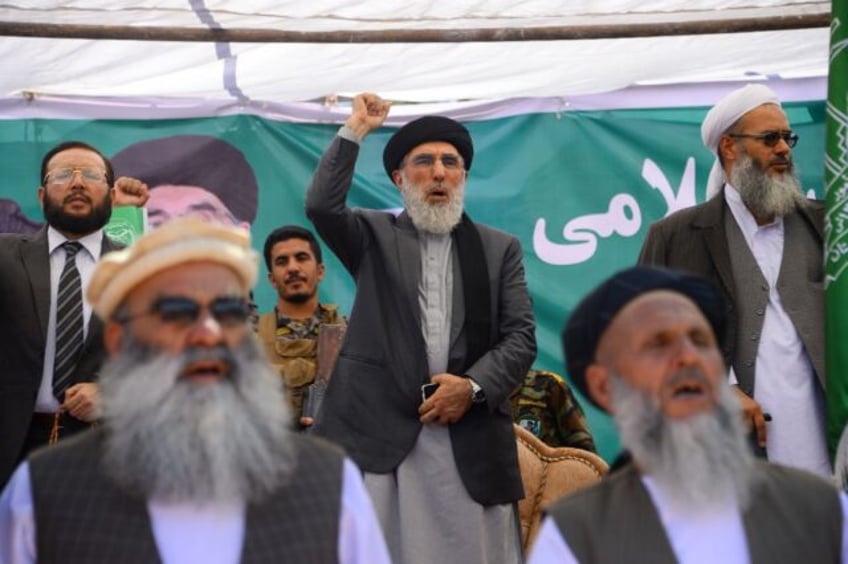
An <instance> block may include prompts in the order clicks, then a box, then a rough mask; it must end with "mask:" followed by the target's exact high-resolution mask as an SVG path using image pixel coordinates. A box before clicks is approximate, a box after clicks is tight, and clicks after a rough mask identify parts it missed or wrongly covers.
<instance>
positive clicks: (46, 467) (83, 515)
mask: <svg viewBox="0 0 848 564" xmlns="http://www.w3.org/2000/svg"><path fill="white" fill-rule="evenodd" d="M291 440H292V442H293V447H294V450H295V452H294V456H295V460H296V461H297V463H296V466H295V470H294V473H293V477H292V481H291V483H290V484H287V485H284V486H283V487H281V488H280V489H278V490H277V491H276V492H275V493H273V494H272V495H271V496H270V497H269V498H267V499H265V500H264V501H262V502H261V503H255V504H249V505H248V507H247V512H246V523H245V538H244V545H243V547H242V555H241V562H244V563H256V562H269V563H270V562H274V563H278V562H297V563H300V562H310V563H321V562H328V563H329V562H333V563H335V562H338V536H339V516H340V511H341V485H342V460H343V458H342V455H341V454H340V452H339V451H338V449H336V448H335V447H333V446H330V445H329V443H326V442H324V441H320V440H316V439H314V438H312V437H303V436H299V435H294V434H292V436H291ZM102 444H103V431H102V428H101V429H97V430H92V431H88V432H86V433H83V434H81V435H79V436H77V437H74V438H72V439H68V440H66V441H63V442H62V443H60V444H58V445H56V446H55V447H51V448H49V449H45V450H42V451H39V452H38V453H37V454H35V455H34V456H33V457H32V458H31V459H30V461H29V464H30V477H31V484H32V494H33V503H34V508H35V524H36V546H37V550H38V561H39V562H40V563H52V562H62V563H70V564H74V563H77V562H79V563H85V564H90V563H98V562H102V563H104V564H105V563H116V562H121V563H122V564H129V563H135V562H138V563H150V562H159V561H160V558H159V554H158V552H157V549H156V543H155V540H154V538H153V531H152V528H151V524H150V519H149V515H148V512H147V505H146V502H145V500H144V499H140V498H136V497H130V496H128V495H127V494H126V493H124V492H123V491H122V490H120V489H119V488H118V487H117V486H115V485H114V484H113V482H112V481H111V480H110V479H109V478H108V477H106V475H105V474H104V473H103V471H102V469H101V468H100V464H99V463H100V460H102V455H101V451H102Z"/></svg>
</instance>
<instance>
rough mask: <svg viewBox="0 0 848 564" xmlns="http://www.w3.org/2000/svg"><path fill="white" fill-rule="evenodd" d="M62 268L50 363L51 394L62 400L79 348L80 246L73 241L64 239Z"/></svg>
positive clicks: (81, 325)
mask: <svg viewBox="0 0 848 564" xmlns="http://www.w3.org/2000/svg"><path fill="white" fill-rule="evenodd" d="M62 248H64V249H65V267H64V268H63V269H62V276H61V277H60V278H59V292H58V296H57V299H56V360H55V363H54V364H53V395H54V396H56V399H57V400H59V403H62V401H63V397H64V395H65V389H66V388H67V387H68V386H69V385H70V384H71V383H72V382H71V375H72V374H73V372H74V369H75V368H76V366H77V359H78V358H79V353H80V351H81V350H82V340H83V339H82V337H83V318H82V284H81V283H80V274H79V270H77V261H76V255H77V252H79V250H80V249H81V248H82V245H81V244H80V243H77V242H76V241H66V242H65V243H63V244H62Z"/></svg>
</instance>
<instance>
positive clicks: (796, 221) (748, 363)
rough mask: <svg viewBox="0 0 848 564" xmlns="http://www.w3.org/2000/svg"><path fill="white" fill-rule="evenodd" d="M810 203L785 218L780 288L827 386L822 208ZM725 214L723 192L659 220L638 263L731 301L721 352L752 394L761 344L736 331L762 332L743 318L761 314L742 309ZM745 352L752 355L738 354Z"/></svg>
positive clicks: (819, 203) (652, 228) (755, 322)
mask: <svg viewBox="0 0 848 564" xmlns="http://www.w3.org/2000/svg"><path fill="white" fill-rule="evenodd" d="M809 204H810V205H809V207H807V208H805V209H802V210H798V211H795V212H793V213H792V214H790V215H789V216H787V217H785V218H784V226H785V229H786V230H785V239H784V251H783V261H782V263H781V267H780V274H779V276H778V284H777V286H778V292H779V293H780V298H781V301H782V302H783V306H784V309H785V310H786V312H787V313H788V314H789V317H790V318H791V319H792V322H793V324H794V325H795V329H796V330H797V331H798V334H799V335H800V336H801V339H802V341H803V342H804V346H805V347H806V349H807V354H809V356H810V361H811V362H812V365H813V368H814V369H815V371H816V374H817V375H818V377H819V380H820V381H821V383H822V386H824V376H825V372H824V296H823V293H824V289H823V281H824V270H823V263H822V262H823V261H822V241H823V239H822V224H823V221H824V206H823V204H822V203H821V202H818V201H812V200H810V201H809ZM727 214H731V212H730V208H728V207H727V203H726V202H725V199H724V192H723V191H722V192H720V193H719V194H717V195H716V196H715V197H713V198H712V199H711V200H709V201H707V202H705V203H703V204H700V205H697V206H693V207H691V208H687V209H684V210H680V211H678V212H676V213H674V214H672V215H670V216H669V217H667V218H665V219H662V220H660V221H657V222H656V223H654V224H653V225H651V228H650V229H649V230H648V236H647V237H646V238H645V242H644V244H643V246H642V252H641V253H640V255H639V263H640V264H653V265H658V266H666V267H669V268H677V269H682V270H688V271H690V272H694V273H697V274H700V275H702V276H705V277H706V278H709V279H710V280H712V281H713V283H715V284H716V287H717V288H719V289H720V290H721V292H722V294H723V295H724V298H725V300H726V302H727V314H728V319H727V332H726V340H725V345H724V350H723V351H722V352H723V354H724V360H725V363H726V365H727V366H733V370H734V372H735V373H736V376H737V379H738V380H739V385H740V387H741V388H742V390H743V391H744V392H745V393H747V394H748V395H753V390H754V377H753V374H754V368H755V364H754V362H753V359H754V358H755V357H756V347H757V345H758V343H759V341H758V340H751V339H739V338H738V337H739V335H738V334H737V332H738V330H739V327H740V326H741V325H742V324H744V325H745V326H746V327H757V326H759V327H761V326H762V318H761V317H760V319H759V320H750V319H741V318H740V315H741V313H740V312H744V311H747V312H748V315H760V314H759V312H758V311H753V308H750V307H748V308H746V307H744V304H741V303H740V302H739V300H740V299H741V298H740V296H737V291H736V281H735V280H734V276H733V268H732V265H731V258H730V249H729V246H728V242H727V234H726V232H725V227H724V225H725V223H724V222H725V216H726V215H727ZM731 217H732V216H731ZM790 224H791V226H792V228H791V229H790V227H789V226H790ZM757 321H759V324H757ZM740 341H743V346H739V345H738V343H739V342H740ZM742 348H745V349H749V350H740V349H742Z"/></svg>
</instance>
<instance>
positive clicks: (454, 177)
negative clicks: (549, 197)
mask: <svg viewBox="0 0 848 564" xmlns="http://www.w3.org/2000/svg"><path fill="white" fill-rule="evenodd" d="M388 110H389V104H388V103H387V102H385V101H383V100H382V99H380V97H378V96H376V95H374V94H360V95H358V96H356V97H355V99H354V102H353V112H352V114H351V116H350V118H348V120H347V121H346V123H345V126H344V127H342V128H341V129H340V130H339V133H338V135H337V136H336V138H335V139H334V140H333V142H332V144H331V145H330V147H329V148H328V149H327V150H326V152H325V153H324V156H323V157H322V159H321V162H320V163H319V165H318V169H317V170H316V172H315V176H314V178H313V180H312V184H311V185H310V187H309V191H308V193H307V196H306V213H307V216H308V217H309V218H310V219H311V220H312V222H313V224H314V225H315V228H316V229H317V231H318V232H319V234H320V235H321V237H322V238H323V239H324V241H325V242H326V243H327V245H328V246H329V247H330V248H331V249H332V250H333V252H334V253H335V254H336V255H337V256H338V257H339V259H340V260H341V261H342V263H343V264H344V266H345V267H346V268H347V269H348V271H349V272H350V273H351V274H352V275H353V277H354V278H355V279H356V283H357V293H356V299H355V303H354V305H353V310H352V313H351V316H350V321H349V324H348V330H347V333H346V336H345V340H344V343H343V344H342V348H341V352H340V353H339V357H338V360H337V361H336V364H335V367H334V370H333V375H332V378H331V379H330V384H329V386H328V389H327V393H326V396H325V399H324V404H323V406H322V409H321V411H320V412H319V415H318V418H317V420H316V425H315V430H316V432H317V433H318V434H320V435H323V436H326V437H328V438H330V439H332V440H334V441H336V442H338V443H339V444H341V445H342V446H343V447H344V448H345V449H346V450H347V452H348V454H350V455H351V457H352V458H353V459H354V461H355V462H356V463H357V464H358V465H359V466H360V468H362V470H363V471H364V472H365V483H366V486H367V487H368V489H369V492H370V493H371V496H372V498H373V500H374V502H375V506H376V508H377V513H378V515H379V517H380V521H381V524H382V525H383V529H384V532H385V533H386V537H387V541H388V544H389V549H390V551H391V553H392V558H393V560H394V561H395V562H399V563H405V564H410V563H414V562H463V563H464V564H483V563H485V562H495V563H498V564H506V563H511V562H518V561H519V560H520V558H521V556H520V546H521V544H520V542H519V536H518V530H517V527H516V521H515V518H514V514H513V506H512V504H513V502H515V501H517V500H519V499H520V498H521V497H522V495H523V489H522V485H521V477H520V475H519V470H518V458H517V452H516V444H515V434H514V431H513V426H512V417H511V411H510V405H509V395H510V393H511V392H512V390H513V389H514V388H515V387H516V386H517V385H518V384H519V383H520V382H521V380H522V378H523V377H524V375H525V374H526V373H527V370H528V369H529V368H530V365H531V363H532V362H533V359H534V357H535V354H536V341H535V336H534V329H535V324H534V320H533V311H532V307H531V303H530V296H529V294H528V292H527V285H526V283H525V279H524V268H523V265H522V259H521V247H520V245H519V243H518V241H517V240H516V239H515V237H512V236H510V235H508V234H506V233H503V232H501V231H497V230H495V229H492V228H490V227H487V226H485V225H482V224H479V223H476V222H473V221H471V219H470V218H469V217H468V215H467V214H465V213H464V211H463V208H464V190H465V181H466V178H467V174H468V170H469V169H470V167H471V161H472V158H473V156H474V148H473V145H472V141H471V136H470V134H469V133H468V130H467V129H465V127H463V126H462V125H461V124H459V123H457V122H456V121H454V120H452V119H449V118H446V117H441V116H426V117H422V118H419V119H417V120H413V121H411V122H409V123H407V124H406V125H404V126H403V127H402V128H400V129H399V130H398V131H397V132H396V133H395V134H394V135H393V136H392V138H391V139H390V140H389V142H388V144H387V145H386V147H385V150H384V152H383V165H384V168H385V170H386V173H387V174H388V176H389V177H390V178H391V180H392V182H393V183H394V185H395V186H396V187H397V188H398V189H399V190H400V192H401V195H402V196H403V201H404V208H405V211H404V212H403V213H401V214H400V215H399V216H397V217H395V216H394V215H393V214H391V213H387V212H382V211H375V210H362V209H351V208H349V207H348V206H347V205H346V199H347V193H348V191H349V189H350V187H351V183H352V180H353V170H354V165H355V163H356V158H357V155H358V152H359V143H360V142H361V141H362V139H363V138H364V137H365V136H366V135H368V134H369V133H370V132H372V131H374V130H375V129H377V128H378V127H380V125H381V124H382V123H383V121H384V120H385V118H386V116H387V114H388Z"/></svg>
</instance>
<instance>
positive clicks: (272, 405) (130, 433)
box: [100, 335, 294, 503]
mask: <svg viewBox="0 0 848 564" xmlns="http://www.w3.org/2000/svg"><path fill="white" fill-rule="evenodd" d="M200 358H204V359H210V360H211V359H222V360H224V361H226V362H228V363H229V364H230V366H231V367H232V370H231V372H230V374H229V376H228V377H226V378H225V379H224V380H223V381H221V382H219V383H213V384H195V383H192V382H190V381H185V380H180V379H179V375H180V374H181V372H182V370H183V368H184V367H185V366H186V365H187V364H188V363H191V362H193V361H195V360H197V359H200ZM100 385H101V394H102V405H103V419H104V425H105V430H106V443H105V455H104V461H103V462H104V468H105V470H106V472H107V474H108V475H109V476H110V477H111V478H113V479H114V480H115V481H116V482H117V483H118V484H119V485H121V486H122V487H124V488H126V489H127V490H129V491H130V492H131V493H135V494H140V495H142V496H144V497H146V498H153V499H157V500H161V501H166V502H195V503H214V502H233V501H255V500H258V499H262V498H263V497H264V496H265V495H267V494H268V493H269V492H271V491H273V490H274V489H276V488H277V487H279V486H280V485H282V484H284V483H285V482H286V481H287V480H288V478H289V476H290V474H291V472H292V469H293V466H294V457H293V455H292V453H291V441H290V438H289V431H288V426H289V424H290V416H289V411H288V408H287V405H286V402H285V399H284V395H283V390H282V383H281V380H280V377H279V375H278V374H276V373H275V372H274V371H273V370H271V368H270V367H269V366H268V363H267V361H266V359H265V356H264V354H263V352H262V350H261V349H260V347H259V345H258V343H257V342H256V340H255V338H254V337H253V336H252V335H249V336H248V337H247V338H245V339H244V342H243V343H242V344H241V345H239V347H238V348H237V349H236V350H234V351H230V350H229V349H227V348H225V347H219V348H217V349H203V348H194V349H187V350H186V351H185V352H183V353H182V354H180V355H179V356H176V357H173V356H169V355H167V354H165V353H160V352H158V351H154V350H152V349H150V348H148V347H145V346H144V345H142V344H140V343H139V342H138V341H133V340H129V341H127V342H125V344H124V346H123V348H122V350H121V351H120V352H119V354H118V355H117V356H115V357H114V358H113V359H111V360H110V361H109V362H108V363H107V364H106V365H105V366H104V367H103V369H102V371H101V373H100Z"/></svg>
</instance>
